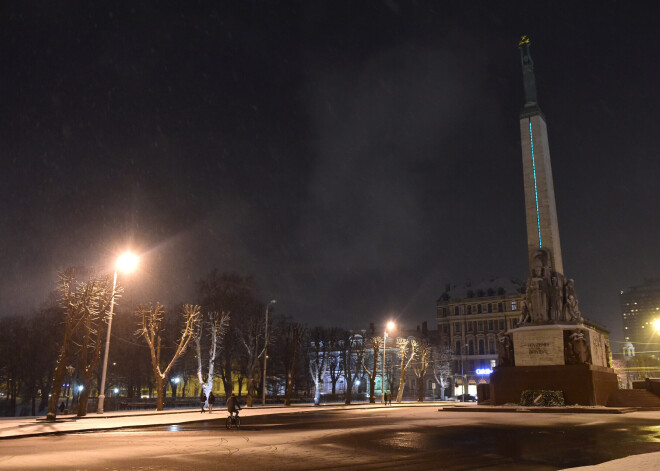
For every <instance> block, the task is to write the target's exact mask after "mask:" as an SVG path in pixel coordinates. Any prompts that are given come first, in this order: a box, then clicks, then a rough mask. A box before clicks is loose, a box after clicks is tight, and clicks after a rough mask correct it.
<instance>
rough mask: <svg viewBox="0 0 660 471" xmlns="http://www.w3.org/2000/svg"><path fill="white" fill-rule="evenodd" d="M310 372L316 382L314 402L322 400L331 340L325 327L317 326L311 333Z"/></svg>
mask: <svg viewBox="0 0 660 471" xmlns="http://www.w3.org/2000/svg"><path fill="white" fill-rule="evenodd" d="M310 337H311V338H310V358H309V373H310V374H311V376H312V381H313V382H314V404H315V405H317V406H318V405H319V403H320V402H321V384H322V382H323V378H324V377H325V374H326V372H327V370H328V355H329V353H330V352H329V348H328V347H329V346H330V342H329V341H328V339H327V337H326V330H325V329H324V328H323V327H315V328H314V329H312V331H311V333H310Z"/></svg>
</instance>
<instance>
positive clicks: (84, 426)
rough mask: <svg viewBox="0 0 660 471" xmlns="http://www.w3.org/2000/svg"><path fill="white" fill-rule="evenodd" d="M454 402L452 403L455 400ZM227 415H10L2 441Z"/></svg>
mask: <svg viewBox="0 0 660 471" xmlns="http://www.w3.org/2000/svg"><path fill="white" fill-rule="evenodd" d="M447 404H448V403H447V402H441V401H436V402H423V403H418V402H410V403H408V402H404V403H401V404H394V405H392V406H387V407H420V406H435V407H437V406H442V405H447ZM452 404H453V403H452ZM365 407H366V408H380V407H382V408H384V407H386V406H384V405H382V404H380V403H376V404H369V403H356V404H351V405H350V406H347V405H345V404H338V403H337V404H323V405H321V406H314V404H296V405H291V406H288V407H286V406H283V405H273V406H268V405H267V406H265V407H264V406H255V407H251V408H247V407H244V408H243V411H242V412H241V416H242V417H249V416H253V415H264V414H287V413H293V412H305V411H312V410H314V409H317V410H318V409H322V410H341V409H348V408H350V409H356V408H365ZM226 415H227V411H226V410H225V408H224V406H220V407H218V408H216V410H215V411H214V413H212V414H209V413H208V412H205V413H203V414H202V413H201V412H200V410H199V409H198V408H195V409H170V410H164V411H160V412H159V411H154V410H142V411H111V412H106V413H104V414H97V413H96V412H90V413H89V414H88V415H86V416H85V417H76V416H75V415H58V416H57V420H56V421H55V422H47V421H46V420H45V416H40V417H7V418H0V440H3V439H12V438H23V437H35V436H39V435H51V434H60V433H77V432H89V431H95V430H111V429H119V428H125V427H131V428H132V427H148V426H152V425H174V424H183V423H187V422H200V421H204V420H209V419H222V418H224V417H225V416H226Z"/></svg>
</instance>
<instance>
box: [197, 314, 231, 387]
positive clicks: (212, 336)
mask: <svg viewBox="0 0 660 471" xmlns="http://www.w3.org/2000/svg"><path fill="white" fill-rule="evenodd" d="M207 317H208V319H207V320H206V321H202V322H199V323H198V325H199V330H198V331H197V333H196V335H195V347H196V348H197V380H198V381H199V385H200V387H201V388H202V389H203V390H204V393H205V394H206V397H207V398H208V397H209V393H210V392H211V391H212V390H213V379H214V377H215V371H214V369H215V357H216V355H217V353H218V349H219V348H220V347H221V345H220V343H221V342H222V339H223V337H224V335H225V332H226V331H227V326H228V325H229V314H227V313H225V312H220V313H219V312H216V311H212V312H209V313H208V314H207ZM205 325H206V326H207V327H208V341H209V344H208V352H209V353H208V355H209V356H208V365H207V367H206V371H204V368H203V365H202V341H203V340H204V338H203V336H204V326H205ZM204 377H206V381H205V380H204Z"/></svg>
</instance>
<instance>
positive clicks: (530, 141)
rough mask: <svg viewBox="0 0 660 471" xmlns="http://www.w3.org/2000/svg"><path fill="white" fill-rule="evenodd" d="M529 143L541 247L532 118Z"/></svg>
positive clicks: (541, 245) (530, 120)
mask: <svg viewBox="0 0 660 471" xmlns="http://www.w3.org/2000/svg"><path fill="white" fill-rule="evenodd" d="M529 143H530V146H531V147H532V171H533V173H534V198H536V227H537V228H538V230H539V247H543V244H542V243H541V217H540V216H539V191H538V188H537V186H536V162H535V161H534V135H533V134H532V118H530V119H529Z"/></svg>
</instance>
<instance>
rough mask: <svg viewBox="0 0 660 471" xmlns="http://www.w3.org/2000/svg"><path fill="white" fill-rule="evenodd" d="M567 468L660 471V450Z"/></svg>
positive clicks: (594, 470)
mask: <svg viewBox="0 0 660 471" xmlns="http://www.w3.org/2000/svg"><path fill="white" fill-rule="evenodd" d="M566 469H570V471H620V470H622V469H640V470H644V471H660V452H657V453H645V454H643V455H633V456H627V457H625V458H620V459H618V460H612V461H606V462H605V463H601V464H596V465H593V466H580V467H579V468H566ZM562 471H564V470H562Z"/></svg>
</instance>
